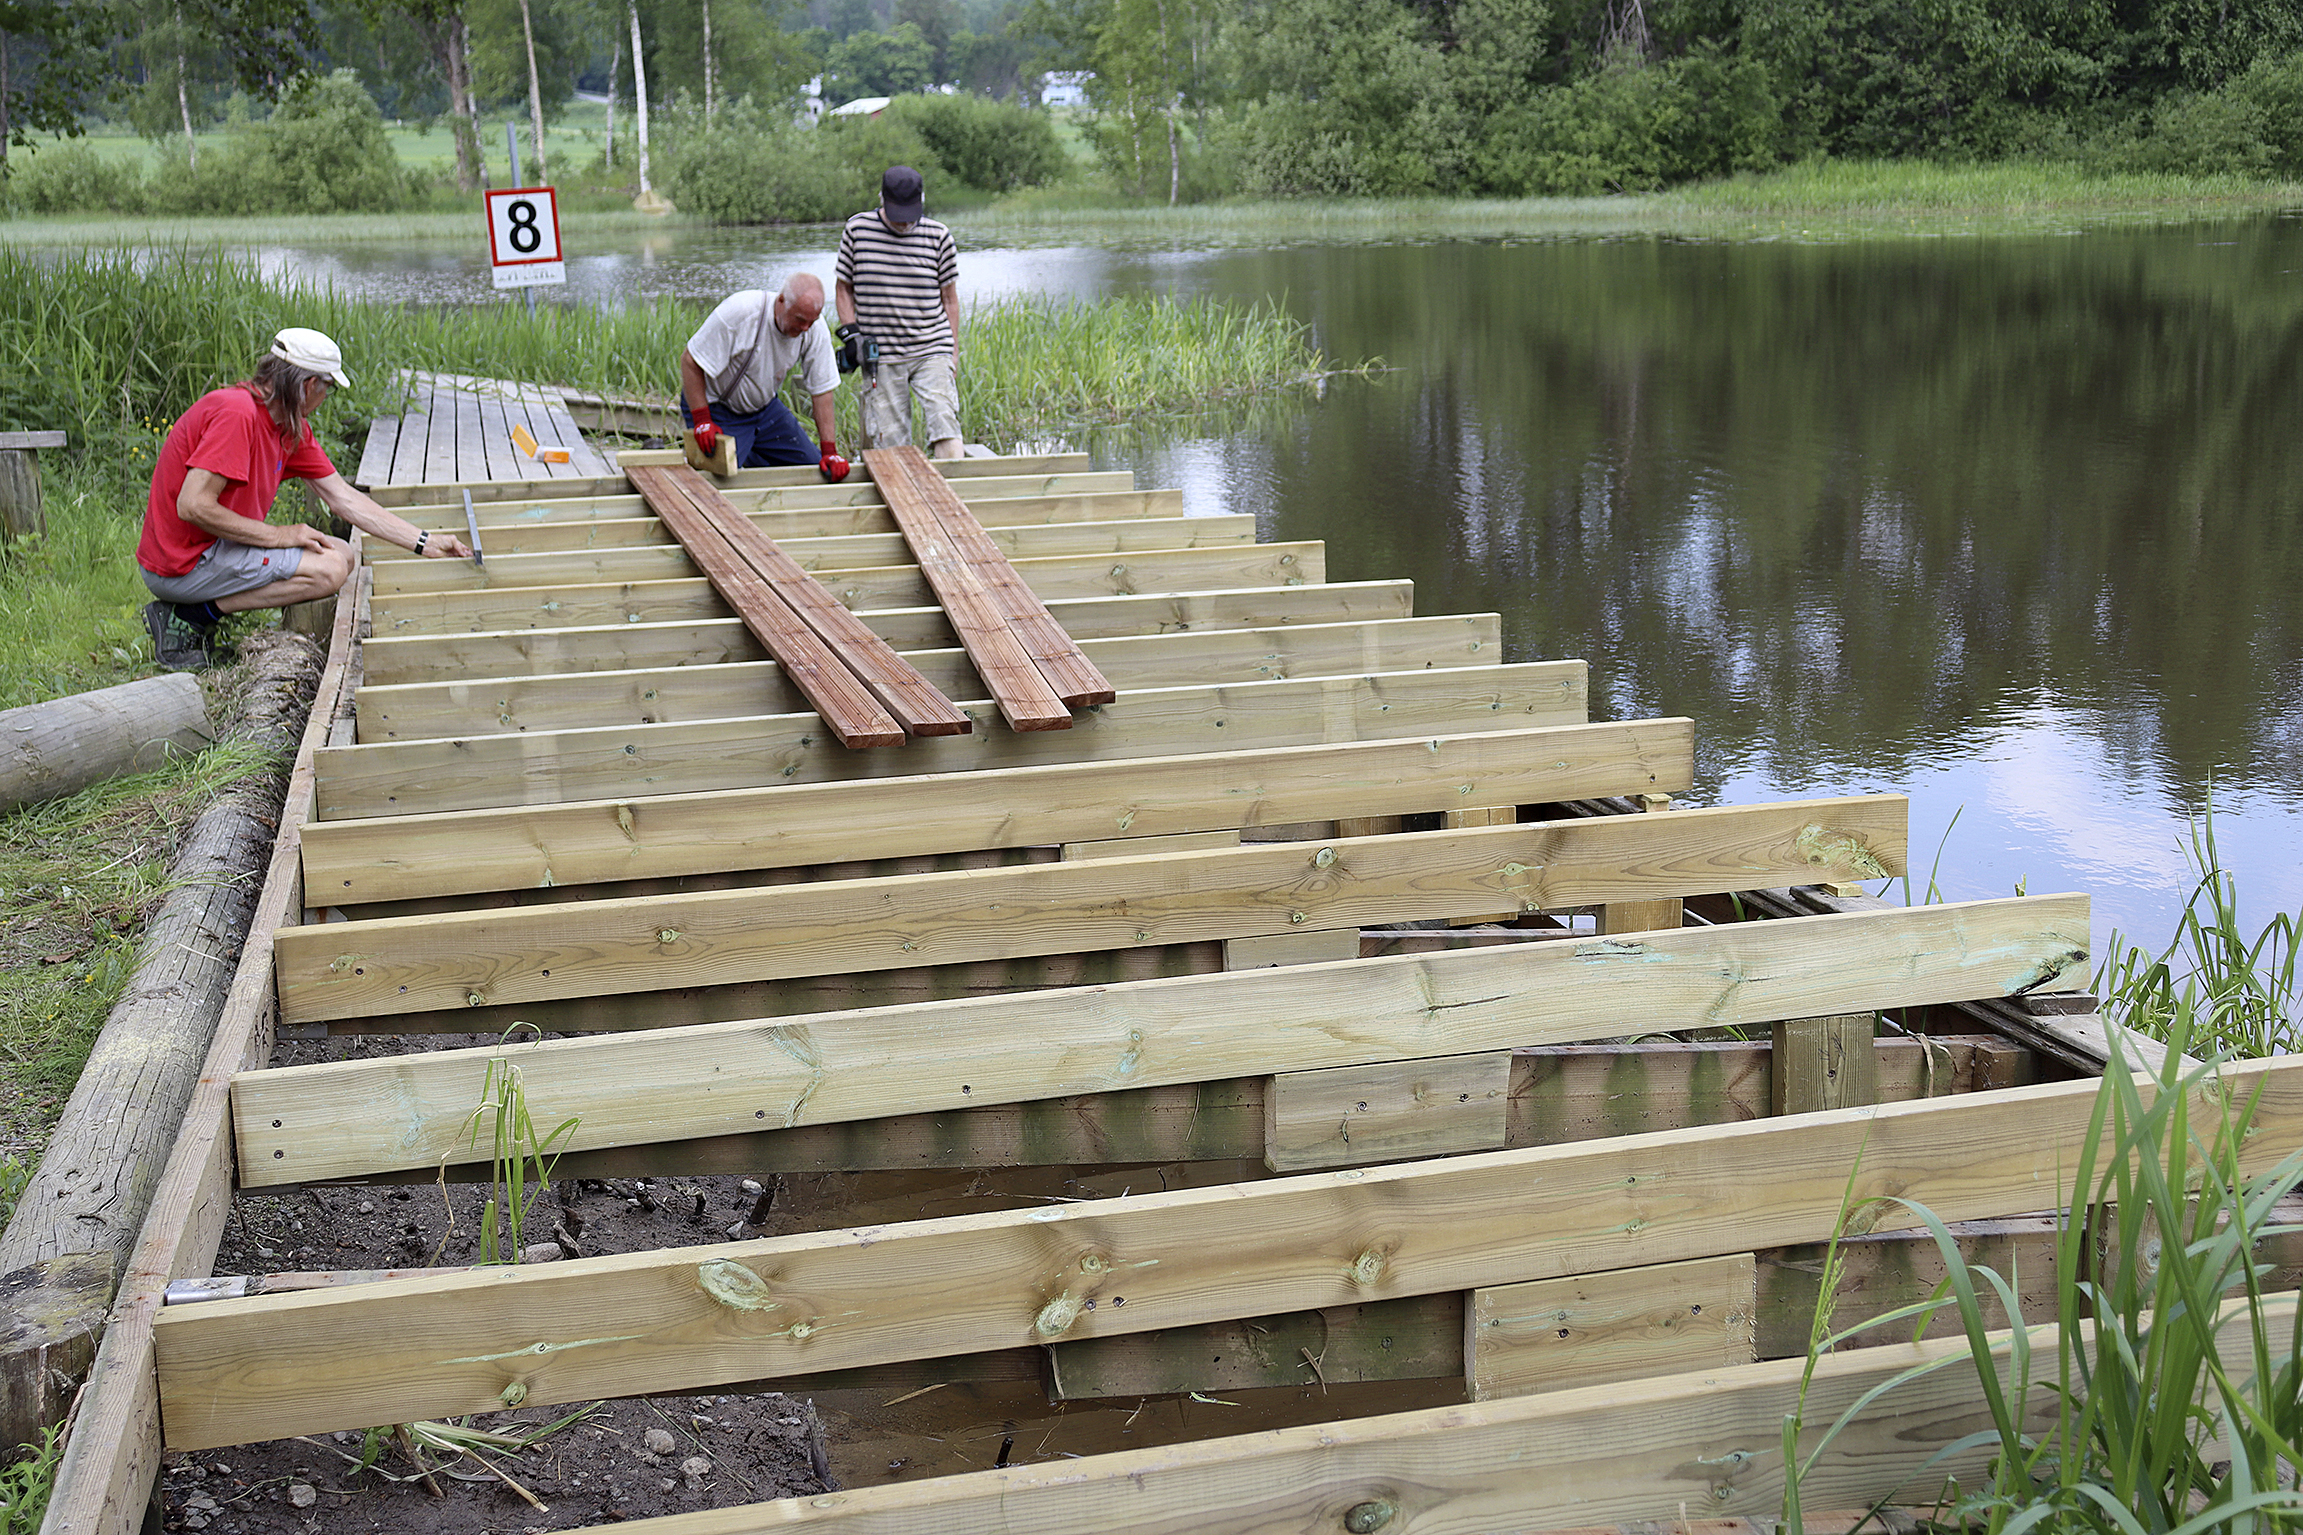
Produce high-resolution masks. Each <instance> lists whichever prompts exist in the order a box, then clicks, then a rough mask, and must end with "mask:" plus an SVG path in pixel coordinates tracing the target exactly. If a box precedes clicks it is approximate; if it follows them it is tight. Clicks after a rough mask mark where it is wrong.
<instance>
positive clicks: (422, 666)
mask: <svg viewBox="0 0 2303 1535" xmlns="http://www.w3.org/2000/svg"><path fill="white" fill-rule="evenodd" d="M1414 609H1415V583H1413V582H1412V581H1347V582H1337V583H1335V584H1332V585H1329V584H1324V583H1322V584H1314V585H1305V586H1262V587H1231V588H1219V589H1216V590H1211V591H1204V592H1162V593H1157V594H1154V595H1150V596H1137V597H1086V598H1072V599H1067V600H1065V601H1062V602H1059V603H1056V604H1054V605H1052V606H1051V608H1050V611H1051V612H1053V613H1055V614H1056V615H1057V616H1058V617H1059V618H1061V619H1062V620H1063V623H1064V626H1065V627H1066V628H1067V629H1068V630H1069V631H1070V632H1072V633H1074V634H1077V635H1079V636H1081V637H1082V638H1090V637H1094V638H1115V637H1118V636H1123V635H1155V634H1183V633H1188V632H1192V631H1198V630H1208V629H1253V628H1258V627H1263V626H1267V625H1273V624H1296V623H1303V624H1312V623H1320V624H1330V623H1347V622H1351V621H1354V620H1359V619H1372V618H1406V617H1409V616H1410V615H1411V614H1412V613H1413V612H1414ZM859 616H860V617H861V618H862V619H863V621H864V622H865V623H866V624H868V625H870V626H871V630H872V632H873V633H874V634H877V635H878V636H879V637H880V638H881V639H883V640H886V641H887V642H888V643H889V644H891V645H894V646H895V647H896V648H897V649H898V650H926V649H931V648H937V649H940V648H944V647H950V646H956V645H957V644H958V643H959V641H958V640H957V639H956V638H955V637H954V636H953V634H952V631H951V625H949V624H947V623H945V622H944V614H943V610H942V609H941V608H890V609H882V610H880V611H878V612H872V613H864V614H861V615H859ZM360 649H361V655H362V662H363V666H364V668H365V676H366V677H367V679H368V680H369V681H371V682H393V683H397V682H445V681H452V680H456V679H460V678H481V677H502V676H507V675H514V674H524V673H529V672H537V671H568V672H580V671H620V670H623V669H625V668H627V667H635V666H686V665H690V664H692V663H694V662H697V661H744V660H759V659H762V658H764V657H765V655H766V652H765V651H763V650H761V649H760V648H759V646H758V644H757V643H756V642H755V641H753V640H752V639H751V638H750V637H749V636H748V635H747V634H746V633H745V631H744V626H743V625H742V624H741V623H739V622H738V621H737V620H736V619H734V618H733V617H730V616H726V615H713V616H708V617H705V618H700V619H693V620H689V619H681V620H674V621H671V622H666V623H653V622H651V623H638V622H631V623H627V622H626V621H624V620H623V619H622V618H618V619H616V620H615V621H614V622H612V623H609V624H604V625H603V624H569V625H561V626H552V627H537V628H529V627H525V626H522V627H517V628H510V629H498V630H493V631H481V632H473V633H466V634H439V635H411V636H407V637H405V638H393V637H391V636H388V635H371V636H370V637H369V638H368V639H367V640H366V641H364V642H363V643H362V645H361V647H360ZM1467 664H1468V663H1467Z"/></svg>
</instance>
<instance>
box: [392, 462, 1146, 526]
mask: <svg viewBox="0 0 2303 1535" xmlns="http://www.w3.org/2000/svg"><path fill="white" fill-rule="evenodd" d="M762 472H764V471H760V470H752V469H747V470H744V471H743V472H742V473H740V474H738V475H737V476H736V477H735V478H734V479H733V480H732V481H730V482H729V484H728V487H727V488H728V489H729V490H730V491H733V492H734V493H735V494H736V495H737V496H739V497H743V498H744V505H745V510H747V511H754V510H760V511H766V510H782V509H790V508H807V507H834V506H872V505H877V504H881V502H882V498H881V496H880V490H879V487H878V486H876V485H874V484H873V483H872V482H871V480H870V478H869V477H860V478H859V477H851V478H850V479H849V480H848V481H847V482H845V483H843V484H839V485H826V484H825V483H824V482H823V479H822V477H821V476H818V477H817V478H816V479H815V480H814V481H813V482H812V483H799V484H771V483H769V482H766V481H761V480H756V479H753V478H752V476H754V475H757V474H760V473H762ZM631 488H632V487H631V481H630V480H629V479H628V478H627V477H625V476H624V475H620V474H619V475H616V476H614V477H613V478H603V479H592V480H528V481H509V480H473V481H469V482H447V483H441V484H436V485H390V486H383V487H381V488H380V490H379V494H386V495H390V496H391V497H392V498H393V499H391V500H390V501H386V502H382V503H380V504H381V505H386V506H389V507H391V508H392V509H393V510H394V511H395V512H399V513H400V514H401V515H402V516H405V517H407V518H408V520H409V521H410V522H413V523H415V524H416V525H417V526H418V527H430V526H432V525H433V523H434V521H435V520H437V521H438V524H439V526H441V527H443V528H445V527H447V526H448V525H449V523H451V522H456V523H460V522H461V521H462V518H463V515H464V503H463V493H464V492H465V491H466V490H469V491H470V492H471V493H472V500H473V502H474V503H475V504H476V505H481V506H485V505H488V504H490V503H493V502H514V503H518V505H519V509H520V510H519V513H518V514H515V515H520V514H533V513H534V512H535V511H536V509H537V508H538V507H542V508H544V512H543V518H542V519H539V520H544V519H578V520H580V519H583V518H587V517H592V516H597V515H599V514H600V513H602V512H606V513H607V514H609V515H611V516H625V517H628V516H630V515H632V514H631V511H630V510H629V508H630V506H631V501H630V494H631ZM1134 488H1135V475H1134V474H1133V473H1131V472H1129V471H1127V470H1124V469H1122V470H1090V469H1080V470H1063V471H1059V472H1057V473H1054V474H1010V475H978V476H974V477H972V478H970V479H969V480H968V481H967V483H966V485H965V487H964V488H963V489H962V491H961V492H960V493H961V494H962V495H963V496H967V497H971V498H972V497H976V496H1062V495H1079V494H1083V493H1090V492H1097V491H1110V490H1133V489H1134ZM539 490H541V491H543V492H544V493H545V494H544V495H543V496H541V497H539V496H538V494H537V492H538V491H539ZM450 514H453V515H452V516H451V515H450Z"/></svg>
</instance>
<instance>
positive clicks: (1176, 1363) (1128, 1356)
mask: <svg viewBox="0 0 2303 1535" xmlns="http://www.w3.org/2000/svg"><path fill="white" fill-rule="evenodd" d="M1048 1364H1049V1366H1050V1368H1051V1373H1052V1374H1053V1376H1054V1382H1055V1390H1054V1392H1053V1395H1054V1397H1055V1399H1056V1400H1057V1401H1059V1402H1079V1401H1096V1400H1099V1399H1106V1398H1111V1397H1144V1396H1170V1395H1178V1394H1181V1393H1183V1392H1187V1391H1197V1392H1202V1393H1207V1392H1216V1391H1253V1390H1256V1389H1258V1388H1261V1387H1268V1386H1282V1385H1285V1386H1328V1385H1343V1384H1346V1383H1349V1382H1355V1381H1370V1380H1444V1379H1446V1378H1448V1377H1449V1376H1452V1375H1459V1374H1461V1373H1462V1371H1463V1297H1462V1296H1461V1295H1460V1294H1452V1295H1428V1296H1417V1297H1415V1298H1414V1299H1412V1300H1394V1301H1369V1302H1367V1303H1366V1304H1364V1305H1358V1306H1329V1307H1326V1308H1325V1309H1323V1310H1319V1311H1296V1312H1290V1313H1288V1314H1286V1315H1284V1316H1264V1317H1256V1318H1253V1319H1251V1320H1244V1321H1225V1322H1208V1323H1204V1324H1202V1325H1200V1326H1197V1327H1173V1328H1169V1329H1167V1330H1166V1331H1164V1332H1156V1333H1125V1334H1122V1335H1120V1336H1118V1337H1112V1338H1083V1339H1081V1340H1080V1341H1079V1342H1076V1343H1058V1344H1056V1345H1055V1346H1054V1347H1053V1348H1050V1349H1049V1350H1048Z"/></svg>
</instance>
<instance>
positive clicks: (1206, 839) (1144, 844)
mask: <svg viewBox="0 0 2303 1535" xmlns="http://www.w3.org/2000/svg"><path fill="white" fill-rule="evenodd" d="M1238 846H1239V833H1238V832H1236V831H1179V832H1177V833H1175V834H1174V835H1173V836H1167V837H1119V838H1112V839H1107V840H1105V841H1102V842H1067V843H1065V844H1064V845H1063V852H1062V854H1061V855H1060V856H1061V857H1062V859H1063V861H1064V862H1065V863H1086V862H1088V861H1090V860H1092V859H1097V858H1141V857H1143V856H1144V855H1145V854H1147V853H1200V852H1205V851H1207V850H1208V849H1209V848H1217V847H1238ZM1355 957H1356V956H1355Z"/></svg>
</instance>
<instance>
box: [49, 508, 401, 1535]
mask: <svg viewBox="0 0 2303 1535" xmlns="http://www.w3.org/2000/svg"><path fill="white" fill-rule="evenodd" d="M357 546H358V544H357V539H355V544H354V547H355V548H357ZM361 595H362V597H363V598H364V596H365V594H364V592H363V593H362V594H361ZM365 605H366V604H365V602H364V600H356V601H350V602H340V603H338V604H337V605H336V618H335V626H334V628H333V630H332V631H331V633H330V639H329V646H328V660H327V666H326V669H325V670H324V671H322V672H321V674H320V685H319V688H318V690H317V691H316V692H315V693H314V695H313V698H312V705H311V710H310V712H309V713H308V714H307V715H306V717H305V721H304V730H303V736H302V740H301V743H300V744H299V746H298V748H297V753H296V764H295V767H294V769H293V771H291V772H290V774H289V776H288V787H287V793H286V795H285V796H284V797H283V798H282V800H281V802H280V812H279V821H278V831H277V834H276V835H275V836H274V838H273V842H272V852H271V857H270V861H269V863H268V864H267V865H266V874H265V879H264V883H263V887H262V894H261V895H260V896H259V897H258V898H257V905H256V913H255V917H254V919H253V921H252V922H251V924H250V925H249V928H248V940H247V943H246V945H245V946H244V947H243V948H242V949H241V951H240V958H239V963H238V966H237V967H236V968H235V969H234V970H233V972H232V983H231V989H230V991H229V993H228V994H227V995H226V997H225V1001H224V1008H223V1012H222V1015H221V1017H220V1018H219V1020H218V1022H217V1024H216V1028H215V1033H214V1037H213V1039H212V1040H211V1041H210V1043H209V1047H208V1053H207V1057H206V1059H205V1060H204V1061H203V1062H202V1063H201V1067H200V1076H199V1080H198V1082H197V1083H196V1084H195V1085H194V1086H193V1089H192V1096H191V1102H190V1105H189V1106H188V1107H187V1108H186V1109H185V1111H184V1115H183V1120H182V1124H181V1127H180V1128H179V1129H178V1130H177V1132H176V1134H175V1138H174V1150H173V1151H172V1152H171V1153H170V1154H169V1157H168V1162H167V1166H166V1169H165V1170H164V1171H163V1172H162V1173H161V1176H160V1183H159V1186H158V1188H157V1190H156V1191H155V1192H154V1194H153V1196H152V1201H151V1208H150V1209H149V1211H148V1212H147V1213H146V1216H145V1219H144V1223H143V1225H142V1227H141V1228H139V1230H138V1232H137V1235H136V1244H135V1246H134V1248H133V1249H132V1250H131V1251H130V1252H129V1254H128V1261H127V1265H126V1267H125V1269H124V1270H123V1271H122V1273H121V1276H120V1283H119V1289H118V1293H117V1295H116V1297H115V1300H114V1303H113V1307H112V1312H111V1315H110V1317H109V1318H108V1320H107V1324H106V1328H105V1332H104V1337H103V1341H102V1342H101V1344H99V1345H98V1347H97V1351H96V1360H95V1364H94V1366H93V1367H92V1368H91V1369H90V1371H89V1374H88V1380H87V1383H86V1384H85V1385H84V1386H83V1387H82V1388H81V1391H80V1395H79V1399H78V1401H77V1402H76V1403H75V1404H74V1406H73V1410H72V1418H71V1428H70V1432H69V1433H68V1434H67V1436H66V1439H65V1445H64V1457H63V1460H62V1462H61V1463H60V1464H59V1465H58V1467H57V1469H56V1479H55V1484H54V1492H53V1494H52V1496H51V1497H50V1499H49V1504H48V1517H47V1519H46V1520H45V1521H44V1522H43V1523H42V1525H41V1527H40V1528H41V1530H42V1532H43V1535H97V1532H103V1535H119V1532H122V1531H126V1530H131V1529H135V1528H137V1527H138V1526H139V1525H140V1524H141V1523H142V1521H143V1515H144V1508H145V1503H146V1500H147V1499H148V1498H149V1497H150V1496H151V1492H152V1484H153V1480H154V1478H155V1477H156V1476H157V1475H158V1473H159V1468H160V1386H159V1376H158V1369H157V1364H156V1361H155V1357H154V1353H153V1344H152V1322H153V1318H155V1317H156V1316H158V1315H159V1313H160V1309H161V1304H162V1298H163V1296H164V1295H165V1294H166V1292H167V1288H168V1283H169V1281H170V1280H173V1279H181V1278H186V1277H191V1276H195V1275H205V1274H207V1273H209V1272H210V1271H211V1269H212V1268H213V1267H214V1265H215V1260H216V1250H217V1248H218V1247H219V1246H220V1245H221V1244H222V1241H223V1235H224V1222H225V1220H226V1219H227V1218H228V1217H229V1216H230V1214H231V1210H232V1144H231V1138H230V1135H229V1134H228V1133H227V1131H228V1118H227V1112H226V1111H227V1109H228V1107H229V1092H230V1087H231V1079H232V1076H233V1074H234V1073H235V1072H237V1071H243V1070H248V1069H252V1068H254V1067H256V1066H260V1065H262V1064H264V1062H266V1061H267V1060H269V1059H270V1057H271V1053H272V1025H273V1011H274V1010H273V1005H272V935H273V933H274V931H275V930H276V929H278V928H279V926H280V925H281V924H282V923H284V922H290V921H293V920H294V919H295V917H296V915H297V914H298V913H299V912H300V911H301V910H302V907H303V881H302V878H301V873H300V861H299V858H298V830H299V828H300V827H301V825H302V824H303V822H304V820H305V819H306V818H307V817H308V816H309V815H310V814H311V805H312V769H311V762H312V752H313V749H314V748H315V747H316V746H317V745H318V744H319V743H320V742H321V741H324V740H326V739H327V736H328V732H329V730H330V728H331V727H332V726H333V725H334V724H335V723H336V721H337V718H338V714H339V711H340V709H341V708H342V706H343V705H344V703H345V702H346V701H347V700H348V698H349V684H350V682H351V673H352V664H351V663H352V656H353V648H354V641H353V636H354V635H355V633H356V632H357V620H358V619H359V618H360V617H361V616H362V613H363V610H364V608H365Z"/></svg>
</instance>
